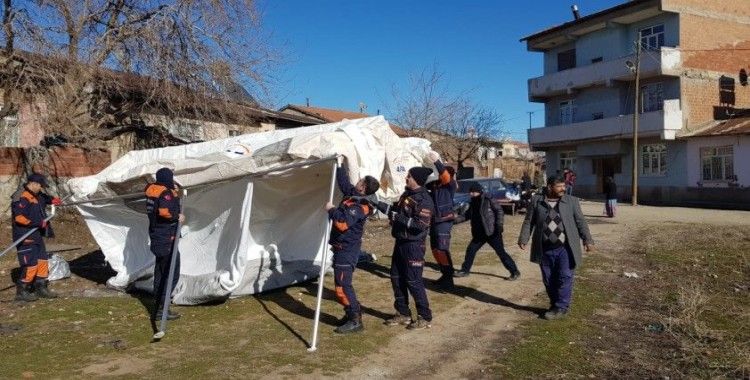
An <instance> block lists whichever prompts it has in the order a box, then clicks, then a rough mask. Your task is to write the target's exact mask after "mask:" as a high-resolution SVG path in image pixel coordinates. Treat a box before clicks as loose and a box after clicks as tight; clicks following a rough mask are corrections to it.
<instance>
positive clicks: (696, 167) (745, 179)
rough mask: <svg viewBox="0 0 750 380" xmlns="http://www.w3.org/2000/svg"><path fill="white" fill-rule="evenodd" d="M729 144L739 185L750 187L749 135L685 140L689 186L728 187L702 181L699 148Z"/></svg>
mask: <svg viewBox="0 0 750 380" xmlns="http://www.w3.org/2000/svg"><path fill="white" fill-rule="evenodd" d="M727 145H731V146H732V147H733V148H734V174H735V175H737V182H738V184H739V186H743V187H750V136H747V135H745V136H720V137H696V138H690V139H688V140H687V183H688V184H689V186H691V187H701V186H704V187H711V186H722V187H728V185H727V184H725V183H723V184H713V185H712V184H707V183H702V184H701V185H698V183H699V182H703V181H702V178H703V174H702V166H701V157H700V148H702V147H716V146H727Z"/></svg>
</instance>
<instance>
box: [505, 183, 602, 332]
mask: <svg viewBox="0 0 750 380" xmlns="http://www.w3.org/2000/svg"><path fill="white" fill-rule="evenodd" d="M529 238H531V261H532V262H535V263H537V264H539V266H540V267H541V269H542V281H543V282H544V287H545V289H546V290H547V295H548V296H549V300H550V309H549V310H548V311H547V312H546V313H544V317H545V318H546V319H558V318H562V317H564V316H565V315H566V314H567V313H568V309H569V308H570V300H571V297H572V295H573V276H574V274H575V269H576V268H577V267H578V266H580V264H581V259H582V256H583V253H582V250H581V243H582V242H583V246H584V247H586V251H587V252H589V251H591V250H592V249H593V246H594V239H593V238H592V237H591V233H590V232H589V227H588V224H587V223H586V219H584V217H583V212H582V211H581V204H580V203H579V202H578V198H576V197H573V196H570V195H567V194H565V179H564V178H561V177H556V176H553V177H550V178H549V179H548V180H547V195H546V196H540V195H536V196H534V198H532V200H531V205H530V206H529V208H528V211H527V212H526V218H525V219H524V221H523V225H522V226H521V234H520V235H519V236H518V246H519V247H520V248H521V249H522V250H525V249H526V245H527V244H528V242H529Z"/></svg>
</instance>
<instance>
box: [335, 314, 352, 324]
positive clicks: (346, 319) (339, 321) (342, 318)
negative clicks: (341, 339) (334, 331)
mask: <svg viewBox="0 0 750 380" xmlns="http://www.w3.org/2000/svg"><path fill="white" fill-rule="evenodd" d="M346 322H349V317H347V316H346V314H344V316H343V317H341V318H339V320H338V321H336V326H343V325H345V324H346Z"/></svg>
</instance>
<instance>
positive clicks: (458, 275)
mask: <svg viewBox="0 0 750 380" xmlns="http://www.w3.org/2000/svg"><path fill="white" fill-rule="evenodd" d="M453 277H469V272H468V271H466V272H464V271H463V270H457V271H456V273H453Z"/></svg>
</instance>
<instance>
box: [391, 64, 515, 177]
mask: <svg viewBox="0 0 750 380" xmlns="http://www.w3.org/2000/svg"><path fill="white" fill-rule="evenodd" d="M392 95H393V103H394V105H393V107H392V108H393V110H392V111H393V114H394V115H395V116H394V117H393V120H394V122H395V123H397V124H399V126H401V127H402V128H405V129H406V130H407V131H409V134H410V135H412V136H416V137H423V138H426V139H428V140H430V141H432V143H433V147H434V149H436V150H437V151H438V152H439V153H440V154H441V155H442V156H443V157H444V158H445V159H447V160H448V161H451V162H455V163H456V164H457V165H458V167H463V166H464V162H465V161H467V160H469V159H471V158H473V157H475V156H476V154H477V152H478V151H479V150H480V148H481V147H483V146H486V145H487V144H488V143H489V142H490V141H493V140H498V139H499V138H500V136H501V135H502V132H503V130H502V117H501V115H499V114H498V113H497V112H495V111H494V110H491V109H488V108H485V107H481V106H479V105H478V104H477V103H476V102H475V101H473V100H471V99H470V98H469V97H468V95H467V94H466V93H465V92H463V93H459V94H457V95H453V94H451V91H450V90H449V88H448V86H447V84H446V83H445V74H444V73H443V72H441V71H439V70H438V68H437V65H433V66H432V67H430V68H428V69H425V70H423V71H421V72H420V73H419V74H416V75H412V76H410V78H409V81H408V86H407V88H406V89H405V90H404V89H401V88H399V87H398V86H394V87H393V90H392Z"/></svg>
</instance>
